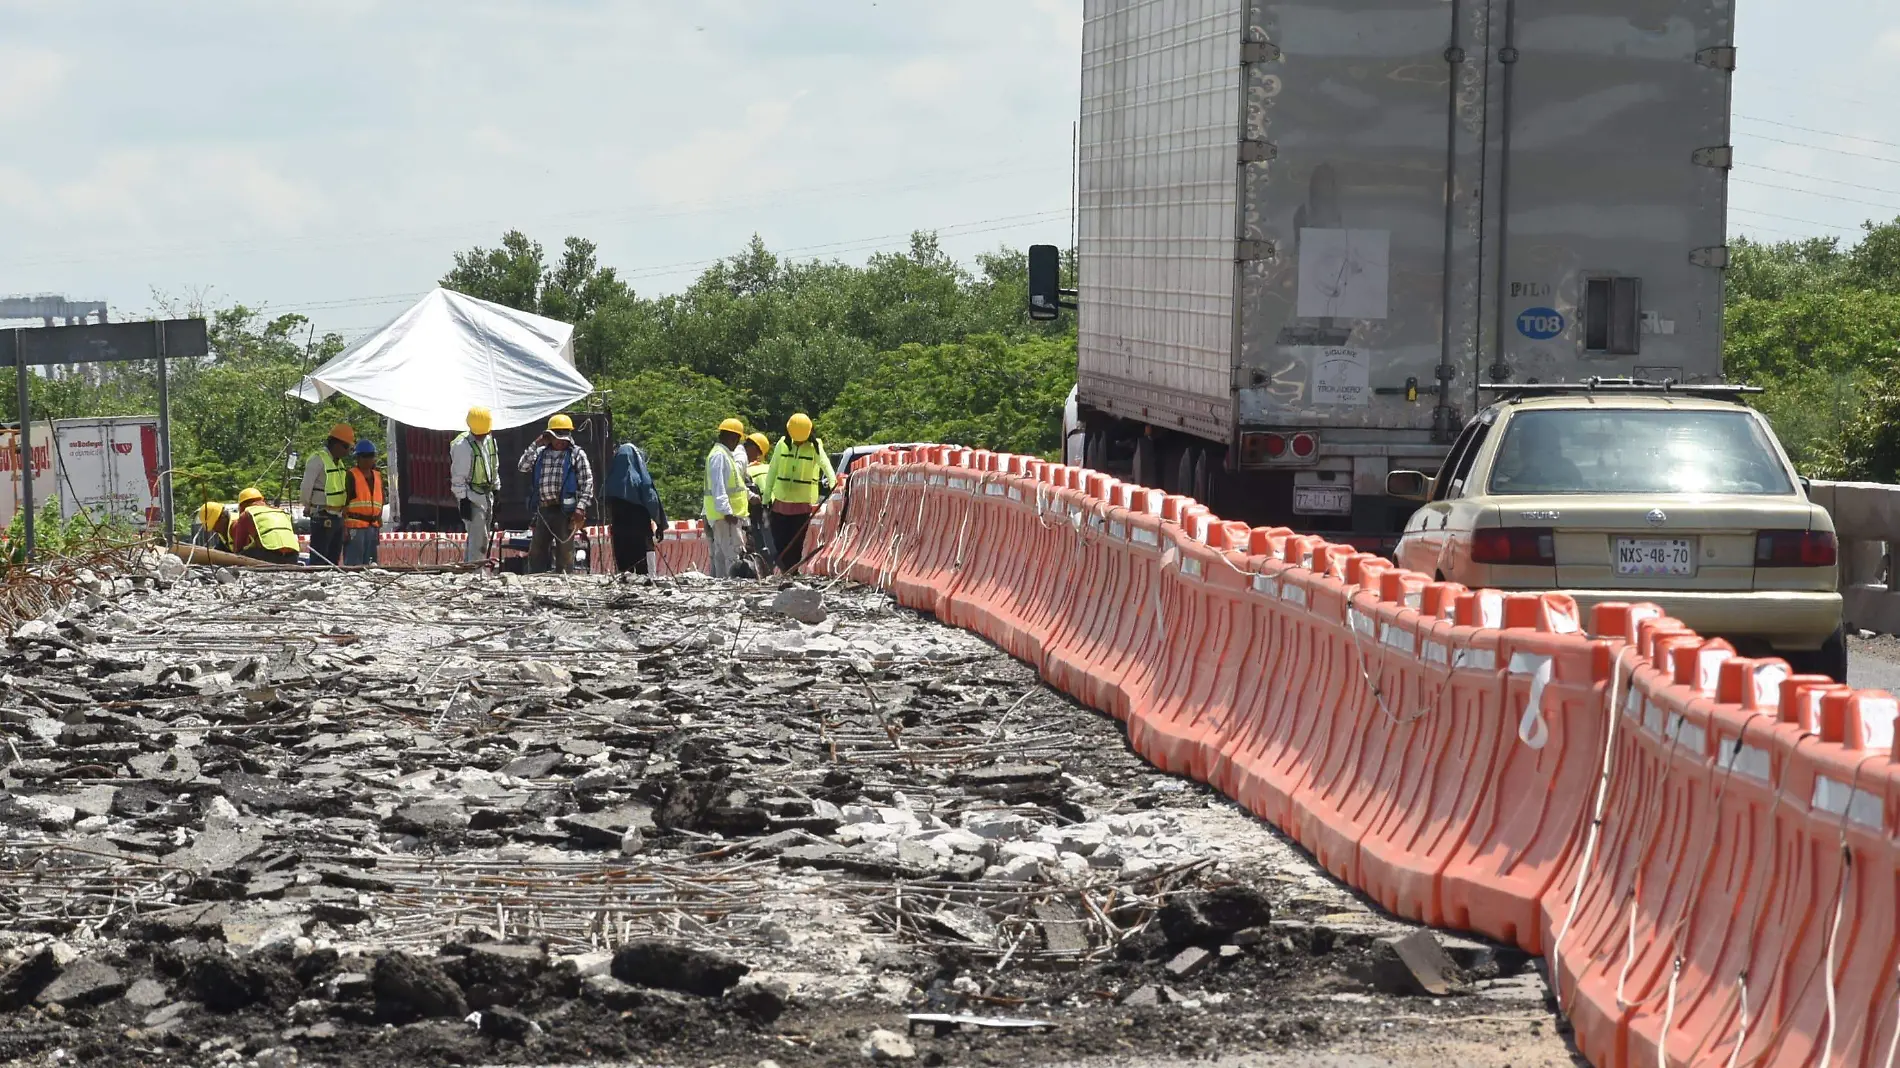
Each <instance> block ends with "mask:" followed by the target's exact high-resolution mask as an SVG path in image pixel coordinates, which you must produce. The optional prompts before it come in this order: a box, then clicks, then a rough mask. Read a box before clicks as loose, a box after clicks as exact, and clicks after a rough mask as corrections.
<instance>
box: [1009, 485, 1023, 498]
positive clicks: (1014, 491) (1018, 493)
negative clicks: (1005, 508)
mask: <svg viewBox="0 0 1900 1068" xmlns="http://www.w3.org/2000/svg"><path fill="white" fill-rule="evenodd" d="M1009 499H1010V500H1012V501H1020V500H1022V499H1023V491H1022V490H1021V489H1019V488H1017V487H1015V486H1011V487H1009Z"/></svg>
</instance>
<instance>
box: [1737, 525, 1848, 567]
mask: <svg viewBox="0 0 1900 1068" xmlns="http://www.w3.org/2000/svg"><path fill="white" fill-rule="evenodd" d="M1839 558H1840V548H1839V544H1838V543H1837V542H1836V541H1835V539H1834V535H1833V534H1831V533H1829V532H1827V531H1825V530H1764V531H1762V532H1761V533H1759V534H1757V535H1755V566H1756V567H1833V566H1834V564H1835V562H1836V561H1837V560H1839Z"/></svg>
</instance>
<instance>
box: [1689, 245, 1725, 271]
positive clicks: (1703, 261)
mask: <svg viewBox="0 0 1900 1068" xmlns="http://www.w3.org/2000/svg"><path fill="white" fill-rule="evenodd" d="M1689 262H1690V263H1693V264H1695V265H1696V266H1697V267H1714V268H1716V269H1717V270H1721V269H1724V268H1726V267H1728V247H1727V246H1726V245H1715V246H1713V247H1711V248H1699V249H1695V250H1693V251H1691V252H1690V253H1689Z"/></svg>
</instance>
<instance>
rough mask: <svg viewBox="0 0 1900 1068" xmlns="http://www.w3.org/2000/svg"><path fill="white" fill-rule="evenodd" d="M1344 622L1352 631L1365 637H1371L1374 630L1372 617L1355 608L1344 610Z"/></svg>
mask: <svg viewBox="0 0 1900 1068" xmlns="http://www.w3.org/2000/svg"><path fill="white" fill-rule="evenodd" d="M1346 621H1347V622H1348V623H1350V624H1351V625H1352V629H1353V630H1356V631H1358V632H1359V633H1361V634H1364V635H1365V636H1367V637H1371V636H1372V634H1373V631H1374V630H1375V629H1376V628H1375V627H1374V625H1373V620H1372V617H1371V616H1369V615H1366V614H1365V613H1364V612H1361V611H1360V610H1358V609H1357V608H1347V609H1346Z"/></svg>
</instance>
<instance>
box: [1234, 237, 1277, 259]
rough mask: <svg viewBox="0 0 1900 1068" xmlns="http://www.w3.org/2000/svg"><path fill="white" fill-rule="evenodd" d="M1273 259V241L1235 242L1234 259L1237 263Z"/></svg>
mask: <svg viewBox="0 0 1900 1068" xmlns="http://www.w3.org/2000/svg"><path fill="white" fill-rule="evenodd" d="M1272 258H1273V242H1271V241H1236V242H1234V259H1235V261H1237V262H1240V263H1249V262H1252V261H1254V260H1270V259H1272Z"/></svg>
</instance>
